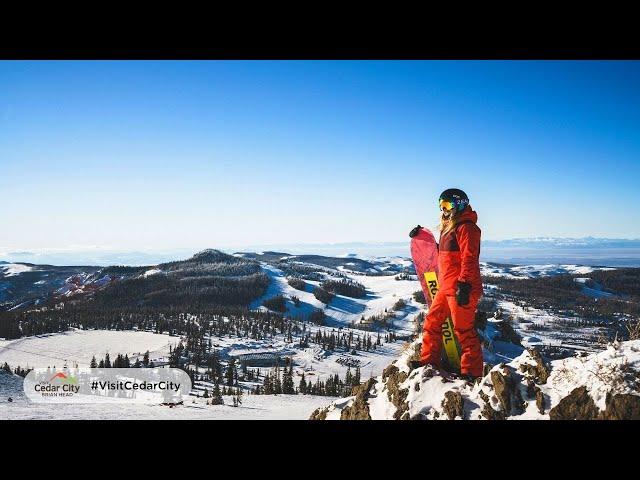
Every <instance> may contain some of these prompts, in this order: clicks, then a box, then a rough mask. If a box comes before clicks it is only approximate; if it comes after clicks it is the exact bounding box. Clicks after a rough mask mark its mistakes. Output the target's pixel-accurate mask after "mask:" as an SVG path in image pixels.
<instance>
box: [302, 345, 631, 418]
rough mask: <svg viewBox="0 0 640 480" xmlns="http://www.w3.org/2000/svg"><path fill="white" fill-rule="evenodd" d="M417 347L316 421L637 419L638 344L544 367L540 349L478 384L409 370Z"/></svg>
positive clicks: (429, 371) (321, 411) (322, 410)
mask: <svg viewBox="0 0 640 480" xmlns="http://www.w3.org/2000/svg"><path fill="white" fill-rule="evenodd" d="M419 348H420V341H415V342H413V343H412V344H411V345H410V347H409V348H407V349H406V350H405V351H404V352H403V353H402V355H401V356H400V357H399V358H398V360H396V361H395V362H394V363H393V364H391V365H390V366H389V367H387V369H385V371H384V372H383V374H382V375H380V376H379V377H376V378H372V379H370V380H369V381H368V382H367V383H365V384H364V385H362V386H361V387H358V388H357V389H354V392H353V396H351V397H347V398H344V399H340V400H338V401H335V402H333V403H332V404H331V405H329V406H327V407H324V408H319V409H317V410H316V411H314V413H313V414H312V416H311V418H312V419H372V420H392V419H396V420H406V419H418V420H436V419H440V420H442V419H465V420H482V419H487V420H502V419H517V420H548V419H552V420H559V419H561V420H567V419H640V340H633V341H628V342H623V343H617V342H616V343H613V344H610V345H609V346H608V347H607V349H606V350H605V351H602V352H599V353H594V354H591V355H581V356H576V357H572V358H566V359H563V360H554V361H551V362H547V361H545V360H544V359H543V358H542V356H541V355H540V354H539V353H538V351H537V350H535V349H529V350H526V351H524V352H523V353H522V354H521V355H519V356H518V357H516V358H515V359H513V360H512V361H510V362H508V363H501V364H499V365H496V366H494V367H493V368H491V369H490V370H489V371H488V372H486V375H485V376H484V377H482V378H481V379H478V380H477V381H476V383H471V382H467V381H465V380H463V379H459V378H455V377H452V376H449V375H444V374H441V372H438V371H437V370H435V369H433V368H431V367H420V368H417V369H415V370H411V368H410V366H409V365H410V360H412V359H415V358H417V353H418V351H419Z"/></svg>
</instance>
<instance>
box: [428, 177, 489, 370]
mask: <svg viewBox="0 0 640 480" xmlns="http://www.w3.org/2000/svg"><path fill="white" fill-rule="evenodd" d="M439 204H440V211H441V215H440V241H439V242H438V270H439V274H438V276H439V279H438V280H439V282H438V283H439V284H440V289H439V290H438V293H437V294H436V296H435V298H434V299H433V303H432V304H431V307H430V308H429V312H428V313H427V316H426V318H425V320H424V325H423V336H422V349H421V352H420V363H421V364H422V365H432V366H435V367H437V368H439V367H440V358H441V357H440V348H441V345H442V323H443V322H444V321H445V319H446V318H447V317H448V316H449V315H450V316H451V319H452V320H453V325H454V331H455V333H456V336H457V338H458V342H459V343H460V349H461V358H460V373H461V374H462V375H463V376H465V377H468V378H476V377H480V376H482V368H483V360H482V347H481V345H480V339H479V338H478V334H477V332H476V330H475V327H474V320H475V312H476V306H477V305H478V301H479V300H480V297H481V296H482V279H481V277H480V260H479V257H480V228H479V227H478V226H477V225H476V222H477V220H478V215H477V213H476V212H475V211H474V210H473V209H472V208H471V205H469V197H467V195H466V194H465V193H464V192H463V191H462V190H459V189H457V188H450V189H448V190H445V191H444V192H442V194H441V195H440V198H439Z"/></svg>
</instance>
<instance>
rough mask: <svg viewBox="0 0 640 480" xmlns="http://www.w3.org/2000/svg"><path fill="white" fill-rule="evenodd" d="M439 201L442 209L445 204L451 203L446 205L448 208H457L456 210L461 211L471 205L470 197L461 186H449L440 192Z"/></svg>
mask: <svg viewBox="0 0 640 480" xmlns="http://www.w3.org/2000/svg"><path fill="white" fill-rule="evenodd" d="M438 203H439V205H440V208H441V209H442V206H443V204H449V205H446V208H447V210H451V208H455V209H456V212H461V211H462V210H464V209H465V208H466V206H467V205H469V197H467V194H466V193H464V192H463V191H462V190H460V189H459V188H449V189H447V190H445V191H444V192H442V193H441V194H440V198H439V199H438Z"/></svg>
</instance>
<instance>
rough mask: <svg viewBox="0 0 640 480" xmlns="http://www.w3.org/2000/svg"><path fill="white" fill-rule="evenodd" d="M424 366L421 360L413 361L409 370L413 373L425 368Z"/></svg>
mask: <svg viewBox="0 0 640 480" xmlns="http://www.w3.org/2000/svg"><path fill="white" fill-rule="evenodd" d="M423 366H424V364H423V363H422V361H421V360H411V361H410V362H409V369H410V370H411V371H413V370H415V369H417V368H420V367H423Z"/></svg>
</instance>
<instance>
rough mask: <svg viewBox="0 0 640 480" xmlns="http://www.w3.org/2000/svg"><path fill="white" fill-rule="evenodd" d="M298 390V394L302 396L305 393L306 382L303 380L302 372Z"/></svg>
mask: <svg viewBox="0 0 640 480" xmlns="http://www.w3.org/2000/svg"><path fill="white" fill-rule="evenodd" d="M299 389H300V393H302V394H305V393H307V382H306V380H305V378H304V372H302V378H300V386H299Z"/></svg>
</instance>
